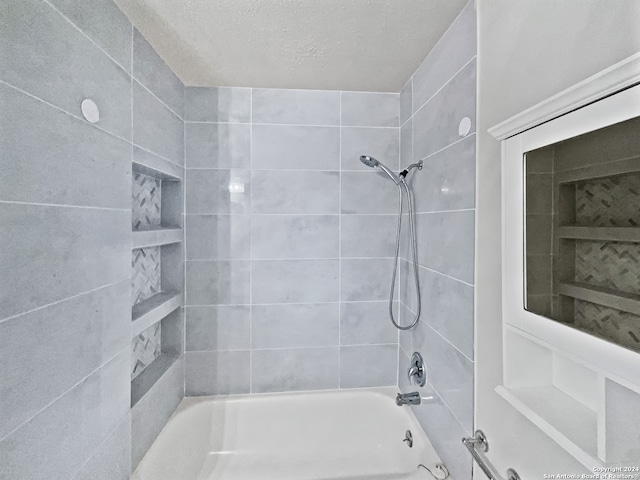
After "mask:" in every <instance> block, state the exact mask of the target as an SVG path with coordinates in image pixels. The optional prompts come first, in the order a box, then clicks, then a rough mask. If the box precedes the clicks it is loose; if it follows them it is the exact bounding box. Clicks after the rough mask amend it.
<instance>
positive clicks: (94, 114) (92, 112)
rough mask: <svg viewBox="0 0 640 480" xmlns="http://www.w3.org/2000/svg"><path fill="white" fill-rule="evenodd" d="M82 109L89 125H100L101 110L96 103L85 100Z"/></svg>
mask: <svg viewBox="0 0 640 480" xmlns="http://www.w3.org/2000/svg"><path fill="white" fill-rule="evenodd" d="M80 108H81V110H82V116H83V117H84V118H85V119H86V120H87V122H89V123H98V120H100V110H98V105H96V102H94V101H93V100H91V99H89V98H85V99H84V100H83V101H82V103H81V104H80Z"/></svg>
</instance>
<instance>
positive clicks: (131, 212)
mask: <svg viewBox="0 0 640 480" xmlns="http://www.w3.org/2000/svg"><path fill="white" fill-rule="evenodd" d="M129 47H130V50H131V51H130V55H131V70H132V72H131V73H132V74H133V24H132V25H131V43H130V44H129ZM129 97H130V100H131V103H130V107H131V112H130V117H131V181H130V188H131V196H130V197H129V212H130V213H129V225H131V226H132V225H133V182H134V177H135V172H134V171H133V154H134V151H135V147H134V143H133V109H134V106H133V75H130V76H129ZM131 252H132V256H133V228H132V233H131ZM132 256H131V257H130V258H132ZM132 284H133V268H129V285H130V286H131V285H132ZM129 316H130V318H129V320H130V322H129V335H128V337H129V352H130V353H129V355H130V356H133V310H132V308H130V309H129ZM129 362H130V363H131V359H130V360H129ZM129 368H131V367H129ZM127 373H128V374H129V377H131V375H132V373H133V372H131V370H129V371H128V372H127ZM129 395H131V389H130V390H129ZM129 403H131V399H129ZM129 411H131V406H129Z"/></svg>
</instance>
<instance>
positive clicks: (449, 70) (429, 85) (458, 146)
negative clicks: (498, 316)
mask: <svg viewBox="0 0 640 480" xmlns="http://www.w3.org/2000/svg"><path fill="white" fill-rule="evenodd" d="M400 106H401V107H400V115H401V125H402V126H401V164H402V165H406V164H408V163H410V162H416V161H419V160H424V169H423V170H422V171H415V172H414V173H412V174H411V177H410V179H411V185H412V187H413V191H414V196H415V204H416V212H417V214H416V222H417V238H418V262H419V265H420V267H419V274H420V286H421V292H422V315H421V319H420V322H419V323H418V325H417V326H416V327H415V328H414V329H412V330H410V331H407V332H403V333H401V334H400V354H399V371H398V379H399V383H400V387H401V389H402V391H403V392H409V391H416V390H419V391H420V393H421V394H422V395H423V396H427V395H434V396H435V400H433V401H425V402H423V404H422V405H420V406H413V407H411V408H412V410H413V411H414V413H415V415H416V417H417V418H418V420H419V421H420V424H421V425H422V427H423V428H424V430H425V432H426V433H427V435H428V436H429V438H430V439H431V441H432V442H433V444H434V447H435V448H436V450H437V451H438V454H439V455H440V456H441V458H442V460H443V461H444V463H445V464H446V465H447V467H448V468H449V470H450V471H451V474H452V476H453V477H454V478H457V479H465V478H467V479H468V478H471V465H472V460H471V457H470V455H469V454H468V453H467V452H466V450H465V448H464V446H463V445H462V443H461V442H460V439H461V438H462V437H463V436H468V435H471V434H472V432H473V371H474V348H473V336H474V332H473V308H474V307H473V302H474V279H473V276H474V269H473V265H474V238H475V235H474V228H475V221H474V219H475V152H476V135H475V117H476V12H475V8H474V4H473V2H470V3H469V4H468V5H467V6H466V7H465V9H464V10H463V11H462V12H461V13H460V15H459V16H458V18H457V19H456V20H455V21H454V22H453V24H452V25H451V27H450V28H449V30H448V31H447V32H446V33H445V34H444V36H443V37H442V38H441V39H440V41H439V43H438V44H437V45H436V47H435V48H434V49H433V50H432V51H431V53H430V54H429V55H428V56H427V58H426V59H425V60H424V62H423V63H422V65H421V66H420V67H419V68H418V69H417V70H416V72H415V73H414V74H413V76H412V77H411V79H410V80H409V81H408V82H407V84H406V85H405V87H404V88H403V90H402V92H401V94H400ZM464 117H469V118H470V120H471V131H470V133H469V134H468V135H467V136H465V137H461V136H459V134H458V124H459V122H460V120H462V119H463V118H464ZM407 247H408V242H407V238H406V237H405V239H404V241H403V249H402V256H403V258H404V260H403V261H402V269H401V288H402V294H401V307H400V309H401V321H402V323H403V324H407V323H409V322H410V321H411V320H412V319H413V316H414V312H415V310H416V300H415V296H414V295H415V290H414V286H413V285H414V284H413V271H412V267H411V264H410V263H409V262H408V259H410V258H411V257H410V255H409V254H408V253H409V250H408V248H407ZM414 351H418V352H420V353H421V354H422V356H423V357H424V360H425V364H426V367H427V371H428V384H427V385H426V386H425V387H424V388H422V389H421V388H419V387H417V386H416V385H415V384H411V385H409V384H408V381H407V368H408V365H409V358H410V356H411V353H412V352H414Z"/></svg>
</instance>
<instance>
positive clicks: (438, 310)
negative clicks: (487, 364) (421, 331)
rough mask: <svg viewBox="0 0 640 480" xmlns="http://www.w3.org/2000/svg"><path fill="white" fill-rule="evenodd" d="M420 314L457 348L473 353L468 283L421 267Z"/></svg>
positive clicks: (470, 289) (470, 290) (471, 292)
mask: <svg viewBox="0 0 640 480" xmlns="http://www.w3.org/2000/svg"><path fill="white" fill-rule="evenodd" d="M420 291H421V293H422V305H423V309H422V315H421V316H420V318H421V319H422V321H424V322H426V323H428V324H429V326H431V327H432V328H433V329H434V330H436V331H437V332H438V333H439V334H440V335H442V336H443V337H444V338H445V339H447V340H448V341H449V342H450V343H451V344H452V345H454V346H455V347H456V348H457V349H458V350H460V351H461V352H462V353H464V354H465V355H466V356H467V357H469V358H471V359H472V358H474V357H473V295H474V289H473V287H472V286H470V285H466V284H464V283H462V282H458V281H456V280H453V279H452V278H448V277H445V276H444V275H441V274H439V273H436V272H433V271H431V270H427V269H426V268H422V267H420Z"/></svg>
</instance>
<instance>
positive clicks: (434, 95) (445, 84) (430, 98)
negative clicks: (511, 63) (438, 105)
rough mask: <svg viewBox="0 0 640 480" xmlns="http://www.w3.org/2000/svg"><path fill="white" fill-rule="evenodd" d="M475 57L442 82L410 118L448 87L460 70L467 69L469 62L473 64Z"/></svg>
mask: <svg viewBox="0 0 640 480" xmlns="http://www.w3.org/2000/svg"><path fill="white" fill-rule="evenodd" d="M477 57H478V55H474V56H473V57H471V58H470V59H469V60H467V62H466V63H465V64H464V65H463V66H462V67H460V68H459V69H458V70H457V71H456V73H454V74H453V76H452V77H451V78H450V79H449V80H447V81H446V82H444V83H443V84H442V86H441V87H440V88H438V90H436V92H435V93H434V94H433V95H431V96H430V97H429V98H428V99H427V100H426V101H425V102H424V103H423V104H422V105H421V106H420V108H418V109H417V110H416V111H414V112H413V113H412V115H411V118H413V117H415V116H416V115H417V114H418V112H419V111H420V110H422V109H423V108H424V107H425V106H426V105H427V104H428V103H429V102H430V101H431V100H433V99H434V98H435V97H436V96H437V95H438V94H439V93H440V92H441V91H442V90H443V89H444V88H445V87H446V86H447V85H449V84H450V83H451V82H452V81H453V79H455V78H456V77H457V76H458V74H459V73H460V72H461V71H462V70H464V69H465V68H467V66H468V65H469V64H471V62H473V61H474V60H475V59H476V58H477ZM412 101H413V99H412Z"/></svg>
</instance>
